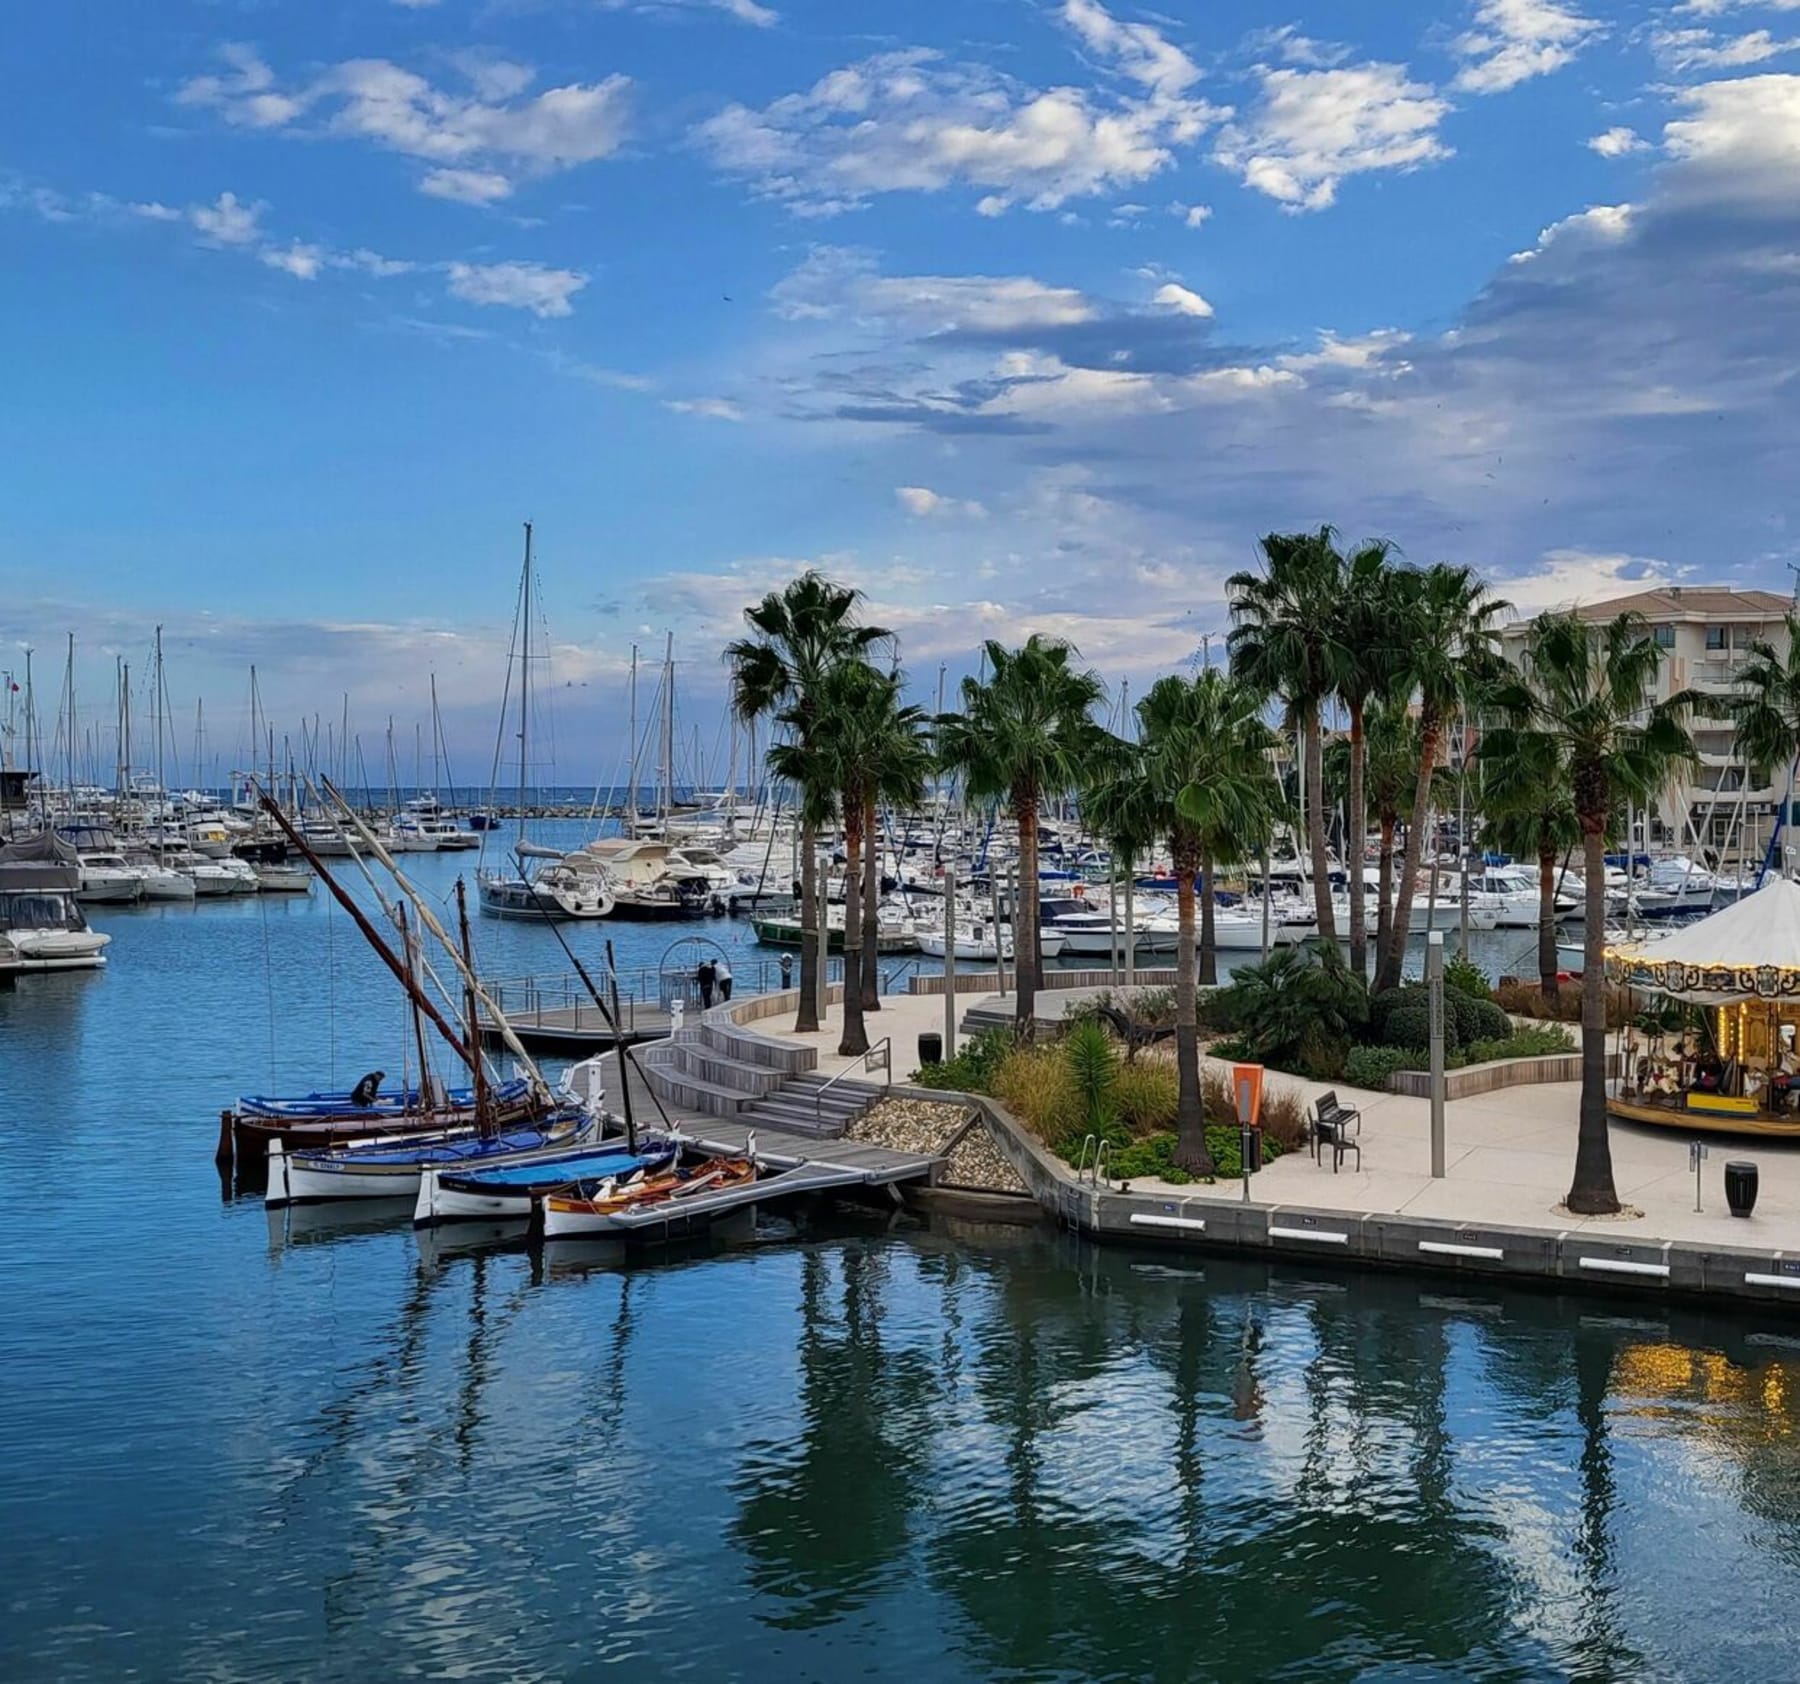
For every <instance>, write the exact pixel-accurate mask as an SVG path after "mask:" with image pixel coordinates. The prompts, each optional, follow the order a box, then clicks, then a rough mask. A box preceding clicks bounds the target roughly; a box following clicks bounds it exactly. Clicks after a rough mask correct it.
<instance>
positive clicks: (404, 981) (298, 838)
mask: <svg viewBox="0 0 1800 1684" xmlns="http://www.w3.org/2000/svg"><path fill="white" fill-rule="evenodd" d="M256 800H257V804H258V805H259V806H260V807H261V808H262V810H263V811H264V812H265V813H267V814H268V815H269V817H270V818H272V819H273V820H274V821H275V822H276V824H278V825H279V826H280V827H281V829H282V832H283V834H285V835H286V837H287V839H288V840H289V841H290V842H292V843H293V844H294V846H295V847H296V848H298V849H299V850H300V852H301V853H302V855H304V856H305V859H306V863H307V864H308V865H310V866H311V867H312V868H313V870H314V871H316V872H317V873H318V874H319V876H320V878H321V879H322V880H323V882H324V884H325V887H326V888H327V889H329V890H330V891H331V893H332V895H333V897H334V898H335V899H336V901H337V903H338V905H339V906H341V907H342V908H343V909H344V910H345V911H346V912H348V913H349V914H350V916H351V918H352V919H354V920H355V923H356V927H357V928H358V929H359V930H361V931H362V933H363V939H364V940H365V941H367V942H368V944H369V945H370V946H371V947H372V948H374V949H375V952H376V954H377V955H378V956H379V957H380V959H381V962H382V963H383V964H384V965H386V966H387V968H388V969H389V970H390V971H392V972H393V973H394V980H395V981H396V982H398V983H399V984H400V986H401V987H402V988H404V989H405V990H406V992H407V993H408V994H409V995H410V996H411V997H412V1000H413V1003H414V1004H415V1005H416V1006H417V1007H418V1008H419V1010H420V1011H422V1012H423V1013H424V1014H425V1015H426V1016H427V1017H428V1018H430V1019H431V1023H432V1027H433V1028H434V1029H436V1030H437V1032H438V1033H439V1034H440V1035H442V1036H443V1038H444V1039H445V1040H446V1041H447V1042H448V1043H449V1044H450V1046H451V1047H452V1048H453V1049H454V1051H455V1053H456V1056H457V1057H458V1058H460V1059H461V1060H462V1061H463V1063H464V1064H466V1065H468V1067H469V1068H470V1069H471V1070H473V1069H475V1068H476V1065H477V1064H478V1062H479V1060H478V1058H477V1056H476V1054H475V1053H474V1052H473V1051H472V1050H471V1049H470V1048H469V1047H467V1046H465V1045H464V1044H463V1038H462V1036H460V1035H459V1034H457V1032H456V1031H455V1030H454V1029H452V1028H451V1027H450V1025H449V1024H448V1023H447V1022H445V1020H444V1015H443V1013H442V1012H440V1011H439V1010H438V1009H437V1007H436V1006H434V1005H433V1004H432V1003H431V1000H430V998H429V997H428V996H427V995H426V994H425V993H424V992H423V991H421V990H420V989H418V988H417V987H415V986H414V984H413V981H412V978H411V977H409V976H408V975H407V972H406V967H405V966H404V965H403V964H401V963H400V961H399V960H398V959H397V958H395V957H394V950H393V949H392V948H391V947H389V946H388V944H387V943H386V942H385V941H383V940H382V939H381V932H380V931H379V930H377V929H376V928H375V926H374V925H373V924H371V923H370V922H369V916H368V914H367V913H366V912H364V911H363V909H362V908H361V907H360V906H358V905H357V904H356V897H355V896H354V895H352V894H351V893H350V891H349V890H348V889H346V888H345V887H344V886H343V884H341V883H340V882H338V880H337V879H336V878H335V877H333V876H332V875H331V873H330V872H329V871H328V870H327V869H326V867H325V862H324V861H323V860H321V859H320V858H319V856H318V855H317V854H315V853H314V852H313V851H312V849H311V848H310V847H309V846H308V845H307V841H306V838H305V837H304V836H302V835H301V834H300V832H299V831H298V830H296V829H295V828H294V826H293V825H292V824H290V823H289V822H288V816H287V814H286V813H284V812H282V810H281V807H280V804H279V803H278V802H276V801H275V800H274V799H272V798H271V797H270V796H269V795H268V794H267V793H266V792H265V791H263V790H262V789H261V788H258V789H257V791H256Z"/></svg>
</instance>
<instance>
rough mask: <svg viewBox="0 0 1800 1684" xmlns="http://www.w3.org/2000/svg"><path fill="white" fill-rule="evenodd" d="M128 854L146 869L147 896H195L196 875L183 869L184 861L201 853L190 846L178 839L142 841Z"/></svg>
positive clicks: (166, 899)
mask: <svg viewBox="0 0 1800 1684" xmlns="http://www.w3.org/2000/svg"><path fill="white" fill-rule="evenodd" d="M126 857H127V858H128V859H129V860H130V861H131V863H132V864H133V865H134V866H136V867H137V869H138V870H139V871H140V872H142V873H143V877H144V899H145V900H160V901H169V900H178V901H192V900H193V898H194V879H193V876H192V874H191V873H190V872H188V871H187V870H185V869H183V862H184V861H194V860H197V859H198V858H199V856H198V855H197V854H194V853H193V852H192V851H191V850H189V849H188V848H187V847H185V846H180V845H177V844H175V843H164V844H140V845H139V846H138V847H137V848H136V849H134V850H133V851H132V852H131V853H130V854H128V855H127V856H126Z"/></svg>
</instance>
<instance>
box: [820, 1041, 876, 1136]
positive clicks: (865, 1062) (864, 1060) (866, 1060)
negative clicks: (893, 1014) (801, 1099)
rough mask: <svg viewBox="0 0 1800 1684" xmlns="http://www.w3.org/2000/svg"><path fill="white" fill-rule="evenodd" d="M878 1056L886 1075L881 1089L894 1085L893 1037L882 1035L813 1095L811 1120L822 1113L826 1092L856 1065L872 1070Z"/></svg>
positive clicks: (850, 1072)
mask: <svg viewBox="0 0 1800 1684" xmlns="http://www.w3.org/2000/svg"><path fill="white" fill-rule="evenodd" d="M878 1058H879V1059H880V1061H881V1073H882V1075H883V1076H885V1077H886V1080H885V1081H884V1082H883V1083H882V1084H881V1085H882V1087H883V1089H887V1088H891V1087H892V1086H893V1085H894V1038H893V1036H891V1035H883V1036H882V1037H881V1039H880V1040H879V1041H877V1042H876V1043H875V1045H874V1046H872V1047H870V1048H869V1050H868V1051H867V1052H865V1053H858V1054H857V1055H856V1057H854V1058H853V1059H851V1060H850V1062H849V1063H848V1064H846V1065H845V1066H844V1068H843V1069H842V1070H840V1071H839V1072H838V1073H837V1074H836V1075H835V1076H833V1077H832V1078H831V1080H830V1081H828V1082H827V1083H826V1084H825V1085H824V1086H823V1087H822V1088H820V1089H819V1091H818V1092H817V1093H815V1094H814V1095H813V1120H814V1121H815V1122H816V1121H818V1119H819V1118H820V1117H821V1116H822V1115H823V1113H824V1109H825V1096H826V1094H828V1093H830V1092H831V1090H832V1089H833V1088H835V1087H836V1086H837V1085H838V1083H839V1082H841V1081H843V1079H844V1078H845V1077H846V1076H849V1075H851V1074H853V1073H854V1072H855V1070H856V1068H857V1066H858V1065H861V1066H862V1068H863V1069H864V1070H873V1069H874V1068H875V1061H876V1060H877V1059H878Z"/></svg>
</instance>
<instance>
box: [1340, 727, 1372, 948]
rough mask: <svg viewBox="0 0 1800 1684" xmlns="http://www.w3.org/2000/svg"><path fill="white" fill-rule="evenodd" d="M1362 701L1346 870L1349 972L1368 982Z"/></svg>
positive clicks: (1353, 742) (1354, 738)
mask: <svg viewBox="0 0 1800 1684" xmlns="http://www.w3.org/2000/svg"><path fill="white" fill-rule="evenodd" d="M1366 754H1367V745H1366V744H1365V743H1364V741H1363V710H1362V703H1361V702H1352V703H1351V704H1350V824H1349V830H1350V834H1349V835H1348V836H1347V837H1346V838H1345V839H1344V869H1345V870H1346V871H1348V872H1349V873H1350V969H1351V970H1353V971H1355V972H1356V974H1357V975H1358V976H1359V977H1362V978H1363V979H1364V980H1365V981H1366V980H1367V978H1368V975H1369V932H1368V925H1367V922H1366V919H1367V916H1368V913H1367V897H1368V886H1367V885H1366V884H1365V883H1364V882H1363V863H1362V862H1363V833H1364V832H1365V831H1367V830H1368V828H1369V801H1368V796H1367V794H1366V792H1365V791H1364V789H1363V761H1364V759H1365V757H1366Z"/></svg>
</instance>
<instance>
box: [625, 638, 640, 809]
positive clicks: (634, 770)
mask: <svg viewBox="0 0 1800 1684" xmlns="http://www.w3.org/2000/svg"><path fill="white" fill-rule="evenodd" d="M637 661H638V646H637V645H636V644H635V643H634V644H632V646H631V769H630V771H629V772H628V773H627V774H626V775H627V778H628V780H629V781H628V782H627V783H626V786H625V834H626V835H627V836H636V835H637V804H638V793H637V784H638V721H637Z"/></svg>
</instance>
